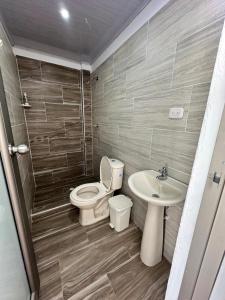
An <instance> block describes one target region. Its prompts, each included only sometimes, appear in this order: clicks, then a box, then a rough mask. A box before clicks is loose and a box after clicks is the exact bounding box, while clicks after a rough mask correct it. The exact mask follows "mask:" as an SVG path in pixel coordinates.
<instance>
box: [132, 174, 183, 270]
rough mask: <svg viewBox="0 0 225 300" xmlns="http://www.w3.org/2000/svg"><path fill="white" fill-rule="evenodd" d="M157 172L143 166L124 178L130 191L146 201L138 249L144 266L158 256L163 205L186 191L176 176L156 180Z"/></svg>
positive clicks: (160, 242) (173, 202) (159, 257)
mask: <svg viewBox="0 0 225 300" xmlns="http://www.w3.org/2000/svg"><path fill="white" fill-rule="evenodd" d="M158 175H159V173H158V172H156V171H153V170H145V171H140V172H137V173H134V174H133V175H131V176H130V177H129V179H128V185H129V187H130V189H131V191H132V192H133V193H134V194H135V195H136V196H137V197H138V198H140V199H142V200H143V201H147V202H148V210H147V213H146V218H145V226H144V231H143V236H142V242H141V253H140V256H141V259H142V261H143V263H144V264H145V265H147V266H154V265H156V264H157V263H159V262H160V261H161V260H162V249H163V229H164V226H163V225H164V207H165V206H172V205H176V204H178V203H181V202H183V201H184V200H185V196H186V191H187V186H186V185H185V184H183V183H181V182H179V181H178V180H175V179H173V178H171V177H168V178H167V179H166V180H159V179H157V178H156V177H157V176H158Z"/></svg>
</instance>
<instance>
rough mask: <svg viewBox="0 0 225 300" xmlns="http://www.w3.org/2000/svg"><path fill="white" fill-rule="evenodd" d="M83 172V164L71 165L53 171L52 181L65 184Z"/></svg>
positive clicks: (74, 179)
mask: <svg viewBox="0 0 225 300" xmlns="http://www.w3.org/2000/svg"><path fill="white" fill-rule="evenodd" d="M83 174H84V165H77V166H71V167H69V168H66V169H62V170H57V171H53V173H52V176H53V179H54V182H59V183H60V184H63V185H66V184H69V183H73V182H75V181H76V177H79V176H81V175H83Z"/></svg>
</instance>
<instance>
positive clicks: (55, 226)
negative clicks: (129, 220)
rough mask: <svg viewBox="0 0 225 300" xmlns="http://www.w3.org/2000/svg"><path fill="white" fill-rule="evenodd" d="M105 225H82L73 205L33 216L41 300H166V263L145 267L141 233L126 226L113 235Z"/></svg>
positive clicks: (134, 228)
mask: <svg viewBox="0 0 225 300" xmlns="http://www.w3.org/2000/svg"><path fill="white" fill-rule="evenodd" d="M108 223H109V220H108V219H106V220H104V221H101V222H99V223H97V224H94V225H91V226H87V227H82V226H80V224H79V223H78V210H77V209H76V208H74V207H72V206H71V207H69V208H66V209H64V210H62V209H58V210H56V211H55V212H51V213H48V214H43V215H41V216H40V215H39V216H36V217H34V218H33V241H34V248H35V253H36V257H37V263H38V269H39V274H40V281H41V289H40V300H67V299H68V300H77V299H80V300H81V299H82V300H83V299H89V300H90V299H92V300H93V299H96V300H101V299H102V300H108V299H109V300H115V299H118V300H125V299H129V300H138V299H152V300H161V299H164V295H165V290H166V285H167V280H168V276H169V271H170V264H169V263H168V262H167V261H166V260H165V259H163V261H162V262H161V263H160V264H158V265H157V266H155V267H152V268H149V267H147V266H145V265H144V264H143V263H142V262H141V260H140V258H139V251H140V243H141V231H140V230H139V229H138V228H137V227H136V226H135V225H134V224H130V226H129V228H128V229H126V230H124V231H122V232H120V233H116V232H115V231H114V230H112V229H111V228H110V227H109V225H108Z"/></svg>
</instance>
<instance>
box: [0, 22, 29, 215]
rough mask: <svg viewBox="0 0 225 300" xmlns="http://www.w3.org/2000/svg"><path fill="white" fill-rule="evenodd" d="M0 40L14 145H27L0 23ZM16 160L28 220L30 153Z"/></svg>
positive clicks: (11, 62) (15, 73)
mask: <svg viewBox="0 0 225 300" xmlns="http://www.w3.org/2000/svg"><path fill="white" fill-rule="evenodd" d="M0 39H1V40H2V43H3V46H2V47H0V68H1V73H2V77H3V83H4V89H5V93H6V100H7V105H8V111H9V115H10V122H11V127H12V132H13V138H14V142H15V145H19V144H28V138H27V129H26V124H25V118H24V109H23V108H22V106H21V91H20V85H19V77H18V71H17V65H16V58H15V56H14V54H13V52H12V47H11V45H10V42H9V40H8V38H7V36H6V33H5V31H4V28H3V26H2V24H1V23H0ZM17 159H18V163H19V171H20V176H21V182H22V187H23V193H24V198H25V202H26V208H27V214H28V218H30V214H31V209H32V202H33V198H34V178H33V173H32V164H31V157H30V153H28V154H26V155H23V156H22V155H17Z"/></svg>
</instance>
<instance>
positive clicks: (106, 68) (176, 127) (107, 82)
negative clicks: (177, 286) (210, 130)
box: [92, 0, 225, 261]
mask: <svg viewBox="0 0 225 300" xmlns="http://www.w3.org/2000/svg"><path fill="white" fill-rule="evenodd" d="M224 16H225V2H224V1H220V0H213V1H211V0H190V1H183V0H171V1H170V2H169V3H168V4H167V5H166V6H165V7H164V8H163V9H162V10H161V11H160V12H159V13H158V14H157V15H156V16H155V17H154V18H153V19H152V20H150V22H149V23H147V24H145V25H144V26H143V27H142V28H141V29H140V30H139V31H138V32H137V33H135V34H134V35H133V36H132V37H131V38H130V39H129V40H128V41H127V42H126V43H125V44H124V45H122V47H121V48H120V49H119V50H117V51H116V53H114V54H113V55H112V56H111V57H110V58H109V59H108V60H107V61H106V62H104V63H103V64H102V65H101V66H100V67H99V68H98V69H97V70H96V71H95V72H94V74H93V85H92V95H93V124H94V133H93V137H94V170H95V173H96V174H98V172H99V162H100V158H101V156H102V155H108V156H111V157H116V158H118V159H121V160H122V161H123V162H124V163H125V176H124V183H123V192H124V193H126V194H128V195H130V196H131V197H132V199H133V201H134V206H133V210H132V215H133V219H134V221H135V222H136V224H137V225H138V226H139V227H141V228H143V224H144V220H145V213H146V205H145V204H144V203H143V202H142V201H140V200H139V199H138V198H136V197H134V195H133V194H132V193H131V192H130V190H129V187H128V185H127V179H128V176H129V175H130V174H132V173H133V172H136V171H138V170H143V169H154V170H158V169H159V168H160V167H162V166H163V165H165V164H166V163H167V164H168V168H169V175H170V176H172V177H174V178H176V179H178V180H181V181H182V182H185V183H187V184H188V182H189V178H190V174H191V170H192V165H193V160H194V156H195V151H196V147H197V143H198V137H199V132H200V129H201V124H202V120H203V116H204V111H205V107H206V102H207V98H208V92H209V87H210V82H211V77H212V72H213V67H214V63H215V59H216V54H217V48H218V44H219V39H220V35H221V31H222V26H223V22H224ZM96 76H98V80H97V81H96V80H95V78H96ZM171 107H183V108H184V117H183V119H181V120H170V119H169V118H168V113H169V109H170V108H171ZM181 213H182V206H177V207H171V208H169V209H167V215H168V220H167V221H166V234H165V247H164V255H165V256H166V257H167V258H168V259H169V260H170V261H171V259H172V256H173V251H174V247H175V242H176V236H177V231H178V228H179V222H180V217H181Z"/></svg>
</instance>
